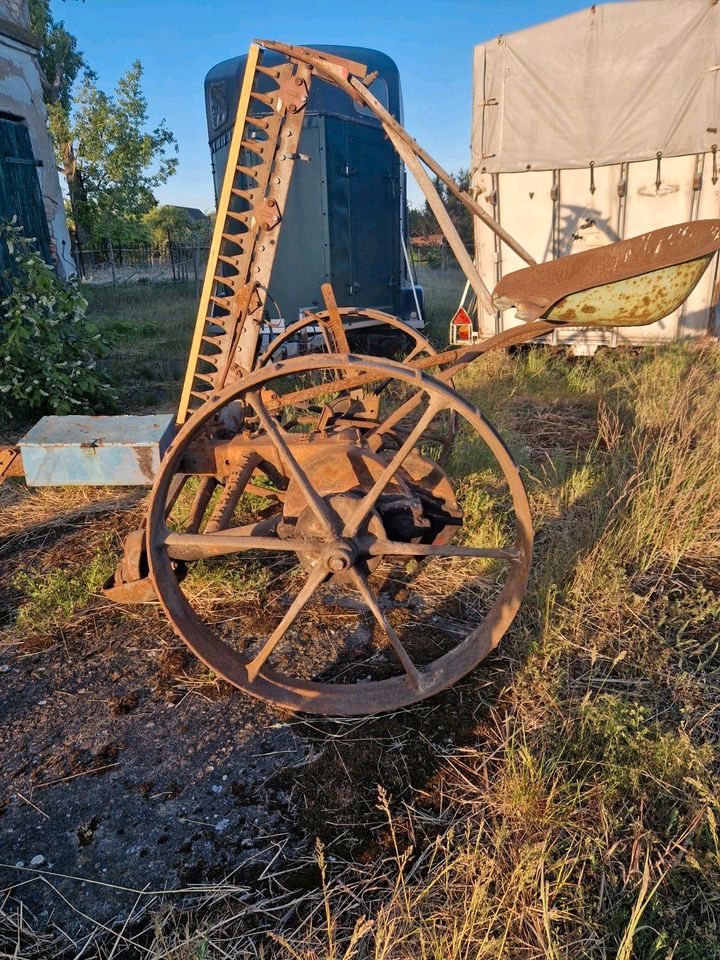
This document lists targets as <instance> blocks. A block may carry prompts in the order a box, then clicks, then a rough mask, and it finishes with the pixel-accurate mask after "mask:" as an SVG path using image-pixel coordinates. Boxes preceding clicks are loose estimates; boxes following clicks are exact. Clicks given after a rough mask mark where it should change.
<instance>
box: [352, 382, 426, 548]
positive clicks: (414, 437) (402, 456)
mask: <svg viewBox="0 0 720 960" xmlns="http://www.w3.org/2000/svg"><path fill="white" fill-rule="evenodd" d="M444 406H445V402H444V400H431V401H430V404H429V406H428V408H427V410H426V411H425V413H424V414H423V415H422V417H420V419H419V420H418V422H417V424H416V425H415V427H414V428H413V429H412V430H411V431H410V433H409V434H408V437H407V439H406V440H405V442H404V443H403V444H402V446H401V447H400V449H399V450H398V451H397V452H396V453H395V454H394V456H393V458H392V460H391V461H390V463H389V464H388V465H387V466H386V467H385V469H384V470H383V472H382V473H381V474H380V476H379V477H378V478H377V480H376V481H375V483H374V484H373V485H372V487H371V488H370V490H368V492H367V493H366V494H365V496H364V497H363V498H362V500H361V501H360V503H359V504H358V505H357V507H356V508H355V510H354V511H353V513H352V514H351V515H350V519H349V520H348V521H347V523H346V524H345V530H344V532H343V535H344V536H346V537H354V536H355V535H356V533H357V532H358V530H359V529H360V527H361V526H362V525H363V523H364V522H365V520H366V519H367V517H368V515H369V513H370V511H371V510H372V508H373V507H374V506H375V504H376V502H377V499H378V497H379V496H380V494H381V493H382V492H383V490H384V489H385V487H386V486H387V485H388V483H389V482H390V480H392V478H393V477H394V476H395V474H396V473H397V471H398V470H399V469H400V467H401V466H402V465H403V463H404V462H405V461H406V460H407V458H408V457H409V456H410V454H411V453H412V451H413V449H414V448H415V444H416V443H417V442H418V440H419V439H420V438H421V437H422V435H423V433H425V431H426V430H427V428H428V427H429V426H430V424H431V423H432V421H433V420H434V418H435V417H436V415H437V414H438V413H439V412H440V411H441V410H442V409H443V407H444Z"/></svg>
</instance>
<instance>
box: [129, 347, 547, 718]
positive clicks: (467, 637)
mask: <svg viewBox="0 0 720 960" xmlns="http://www.w3.org/2000/svg"><path fill="white" fill-rule="evenodd" d="M358 374H359V375H368V376H371V377H373V378H374V381H375V382H379V381H384V380H390V381H392V385H393V386H392V389H390V390H389V391H387V393H388V398H387V399H386V401H385V408H383V407H381V409H380V411H379V413H378V415H377V418H376V419H377V422H378V423H379V424H382V422H383V418H384V417H386V416H390V415H391V414H392V408H393V403H395V404H402V403H407V400H408V398H410V399H411V400H412V399H415V400H416V404H415V407H414V425H412V426H410V425H409V424H407V423H406V424H405V432H404V439H403V441H402V442H401V443H399V444H398V442H397V438H394V440H393V442H391V443H389V444H388V445H387V446H385V445H384V444H383V441H382V438H381V437H380V438H378V437H376V438H375V439H374V441H373V442H372V443H368V442H366V440H365V439H364V436H365V434H364V432H363V431H362V430H359V429H353V428H352V427H348V426H347V425H343V424H341V425H339V426H338V427H337V428H336V429H333V427H332V425H330V426H327V425H326V426H325V427H323V429H320V430H316V429H314V428H312V427H311V428H308V426H307V424H306V423H304V421H303V417H302V416H300V415H299V413H298V409H297V408H298V406H299V408H300V413H302V411H303V410H304V403H305V397H306V396H307V392H308V384H309V383H313V382H314V383H315V384H316V385H318V387H317V389H320V387H322V389H323V390H324V391H326V396H325V397H324V401H325V402H326V403H329V404H332V403H333V402H334V400H335V399H336V398H337V397H338V396H342V394H343V392H344V388H343V379H344V378H352V377H355V376H357V375H358ZM367 389H368V390H371V389H372V385H369V386H368V387H367ZM296 393H297V394H298V399H297V400H296V399H295V398H294V395H295V394H296ZM228 410H231V411H232V412H233V417H234V419H235V422H236V423H237V432H236V434H235V435H234V436H232V437H231V438H229V439H228V437H227V430H226V427H225V426H221V427H218V425H219V424H220V425H222V424H226V423H227V419H228V418H227V411H228ZM447 412H452V413H454V415H455V417H456V418H457V422H458V429H457V435H458V437H459V438H461V440H462V442H463V445H464V447H467V446H468V445H469V448H471V449H473V450H482V457H481V459H482V462H483V463H484V464H485V465H486V469H489V470H490V473H489V474H488V475H489V476H490V475H492V477H493V478H494V479H493V480H492V483H493V484H494V487H495V489H496V491H497V496H498V497H499V502H500V509H499V515H498V518H497V519H496V521H494V522H492V523H490V522H488V523H481V524H480V527H479V528H478V523H477V516H475V519H474V524H475V527H474V530H475V533H474V536H473V537H471V539H477V536H478V533H477V530H478V529H479V530H480V533H482V531H485V532H486V534H487V535H488V536H489V539H490V542H488V543H487V545H484V544H482V543H481V544H479V545H476V544H475V543H469V542H465V543H461V544H460V545H455V544H453V543H451V542H450V541H451V540H452V539H453V538H455V537H457V536H458V534H459V533H460V529H461V526H462V516H463V513H462V503H459V502H458V500H457V498H456V495H455V492H454V489H453V484H452V483H451V481H450V479H449V477H448V475H447V474H446V473H445V471H444V470H443V469H442V468H441V467H440V466H439V465H438V464H437V463H436V462H434V461H433V460H432V459H431V458H429V457H427V456H425V455H424V453H423V438H424V436H425V435H426V434H428V433H431V432H432V428H433V424H434V423H435V421H437V420H438V419H442V417H443V416H444V415H445V414H447ZM487 465H490V467H487ZM203 471H206V472H207V473H208V474H212V475H213V476H221V475H222V474H223V472H224V473H225V474H226V475H227V477H232V478H233V484H234V486H233V491H234V502H235V503H237V502H239V501H240V499H241V498H242V494H243V483H245V484H250V483H252V484H253V486H252V489H253V490H254V491H255V492H256V491H257V490H258V484H262V483H263V482H268V483H269V481H270V479H272V481H273V483H275V484H277V485H278V486H279V487H284V490H283V496H282V500H281V501H280V503H279V505H278V507H277V511H276V512H275V514H274V515H270V516H265V517H264V519H262V520H260V522H259V523H252V522H250V523H248V522H245V523H242V524H241V523H237V522H236V521H235V519H234V518H233V516H232V515H231V514H228V515H227V516H226V517H225V523H224V524H222V525H220V527H219V528H218V525H217V524H215V525H214V526H212V528H211V529H210V531H209V532H208V530H207V525H206V527H205V529H204V530H201V529H200V527H198V529H197V530H195V531H188V530H187V529H184V530H183V529H180V530H179V531H174V530H173V529H172V526H171V524H170V521H169V520H168V519H167V517H168V514H167V503H168V500H169V498H170V492H171V490H172V486H173V484H174V483H176V482H177V481H176V479H175V478H176V477H177V476H178V475H182V474H187V473H192V472H195V473H200V474H202V473H203ZM263 477H265V478H268V480H267V481H264V480H263ZM225 482H226V486H227V478H226V479H225ZM215 511H216V512H217V507H215ZM271 514H272V511H271ZM244 519H245V520H246V521H247V516H245V518H244ZM458 539H459V538H458ZM531 551H532V526H531V519H530V510H529V505H528V502H527V497H526V494H525V490H524V487H523V484H522V480H521V477H520V475H519V473H518V470H517V467H516V465H515V463H514V461H513V459H512V457H511V455H510V453H509V452H508V450H507V448H506V447H505V444H504V443H503V441H502V439H501V438H500V436H499V435H498V434H497V432H496V431H495V429H494V428H493V427H492V426H491V424H490V423H489V422H488V421H487V420H486V419H485V418H484V417H483V416H482V414H481V413H480V412H479V411H478V410H477V409H476V408H475V407H473V406H472V404H470V403H468V402H467V401H466V400H464V399H463V398H462V397H461V396H459V395H458V394H457V393H456V392H455V391H454V390H453V389H452V388H451V387H449V386H447V385H446V384H444V383H441V382H439V381H437V380H434V379H433V378H432V377H430V376H428V375H426V374H424V373H422V372H420V371H418V370H413V369H412V368H407V367H405V366H404V365H402V364H399V363H395V362H392V361H386V360H376V359H373V358H369V357H356V356H337V355H335V356H333V355H328V356H307V357H298V358H295V359H293V360H288V361H284V362H280V363H276V364H272V365H270V366H267V367H264V368H259V369H257V370H255V371H253V372H252V373H251V374H249V375H248V376H247V377H245V378H244V379H243V380H242V381H241V382H240V383H238V384H234V385H233V386H232V387H229V388H228V389H226V390H225V391H224V392H222V393H221V394H219V395H218V396H217V397H215V398H213V399H211V400H209V401H208V402H206V404H205V405H204V407H203V408H202V409H201V410H199V411H198V412H197V413H196V414H195V415H194V416H193V417H192V418H191V419H190V420H189V421H188V422H187V423H186V424H185V426H184V427H183V429H182V430H181V431H180V433H179V434H178V435H177V437H176V438H175V440H174V441H173V443H172V445H171V447H170V449H169V450H168V452H167V453H166V456H165V458H164V460H163V463H162V467H161V470H160V473H159V474H158V477H157V479H156V482H155V485H154V488H153V492H152V496H151V502H150V508H149V514H148V524H147V553H148V558H149V566H150V576H151V578H152V581H153V584H154V587H155V590H156V593H157V597H158V598H159V600H160V602H161V604H162V605H163V607H164V609H165V612H166V614H167V616H168V618H169V619H170V622H171V623H172V625H173V627H174V628H175V630H176V632H177V633H178V634H179V635H180V636H181V637H182V639H183V640H184V641H185V642H186V643H187V645H188V646H189V647H190V648H191V649H192V650H193V652H194V653H195V654H196V655H197V656H198V657H199V658H200V659H201V660H202V661H203V662H204V663H205V664H207V665H208V666H209V667H210V668H212V669H213V670H214V671H215V672H216V673H217V674H219V675H220V676H222V677H224V678H225V679H226V680H228V681H229V682H230V683H232V684H234V685H235V686H236V687H238V688H239V689H241V690H244V691H245V692H246V693H249V694H251V695H253V696H255V697H259V698H261V699H263V700H267V701H269V702H271V703H274V704H277V705H279V706H282V707H286V708H289V709H293V710H302V711H306V712H308V713H319V714H331V715H363V714H373V713H378V712H382V711H387V710H393V709H397V708H399V707H403V706H406V705H408V704H411V703H414V702H416V701H418V700H421V699H423V698H425V697H428V696H431V695H433V694H435V693H437V692H439V691H441V690H443V689H445V688H447V687H449V686H451V685H452V684H453V683H455V682H456V681H457V680H459V679H460V678H461V677H463V676H464V675H465V674H467V673H468V672H469V671H470V670H472V669H473V668H474V667H475V666H477V664H478V663H480V661H482V660H483V659H484V658H485V657H486V656H487V655H488V654H489V653H490V652H491V651H492V650H493V649H494V648H495V647H496V646H497V644H498V643H499V641H500V639H501V637H502V636H503V634H504V633H505V631H506V630H507V628H508V626H509V625H510V623H511V622H512V620H513V618H514V617H515V614H516V613H517V610H518V607H519V605H520V601H521V599H522V596H523V594H524V592H525V589H526V585H527V579H528V572H529V568H530V559H531ZM179 562H182V563H187V564H188V566H189V574H188V576H187V578H186V579H185V580H183V581H182V583H180V582H178V578H177V577H176V575H175V572H174V569H173V568H174V566H176V565H177V564H178V563H179ZM193 562H197V563H198V564H199V565H200V566H199V567H198V569H199V570H201V571H204V573H203V575H205V576H206V575H207V573H208V571H210V572H211V573H212V578H213V579H212V583H213V584H214V585H215V587H216V588H217V589H215V588H208V587H207V584H206V583H205V584H203V583H200V585H199V586H198V585H197V584H196V585H195V586H193V566H194V563H193ZM245 570H249V571H250V574H249V575H248V574H246V573H244V572H243V571H245ZM201 579H202V577H201ZM258 582H261V585H260V587H258ZM216 592H217V597H216V598H215V593H216ZM215 599H216V602H214V600H215Z"/></svg>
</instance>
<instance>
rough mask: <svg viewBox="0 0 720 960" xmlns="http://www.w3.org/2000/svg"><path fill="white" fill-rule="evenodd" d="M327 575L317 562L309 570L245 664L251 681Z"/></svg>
mask: <svg viewBox="0 0 720 960" xmlns="http://www.w3.org/2000/svg"><path fill="white" fill-rule="evenodd" d="M327 576H328V571H327V570H326V569H325V568H324V567H323V566H321V565H320V564H319V563H318V564H317V566H315V567H313V569H312V570H311V571H310V574H309V576H308V578H307V580H306V581H305V585H304V586H303V588H302V590H301V591H300V593H299V594H298V595H297V596H296V597H295V599H294V600H293V602H292V604H291V605H290V608H289V609H288V611H287V613H286V614H285V616H284V617H283V618H282V620H281V621H280V623H279V624H278V625H277V627H276V628H275V630H274V631H273V632H272V634H271V635H270V636H269V637H268V638H267V640H266V641H265V643H264V644H263V647H262V649H261V650H260V652H259V653H258V654H257V656H255V657H253V659H252V660H251V661H250V662H249V663H248V664H247V672H248V678H249V680H250V682H251V683H252V682H253V681H254V680H255V678H256V677H257V675H258V673H260V671H261V670H262V668H263V666H264V665H265V662H266V660H267V658H268V657H269V656H270V654H271V653H272V652H273V650H274V649H275V647H276V646H277V645H278V643H280V641H281V640H282V638H283V637H284V636H285V633H286V632H287V631H288V629H289V628H290V627H291V626H292V624H293V623H294V621H295V619H296V618H297V615H298V614H299V613H300V611H301V610H302V608H303V607H304V606H305V605H306V603H307V602H308V600H309V599H310V598H311V597H312V595H313V594H314V593H315V591H316V590H317V588H318V587H319V586H320V584H321V583H322V582H323V580H325V579H326V578H327Z"/></svg>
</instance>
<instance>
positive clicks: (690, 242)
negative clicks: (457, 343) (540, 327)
mask: <svg viewBox="0 0 720 960" xmlns="http://www.w3.org/2000/svg"><path fill="white" fill-rule="evenodd" d="M719 248H720V220H698V221H695V222H692V223H681V224H676V225H675V226H672V227H663V228H661V229H660V230H652V231H651V232H650V233H644V234H642V235H641V236H639V237H633V238H632V239H631V240H622V241H620V242H618V243H610V244H608V245H607V246H603V247H597V248H596V249H594V250H586V251H584V252H583V253H575V254H572V255H571V256H569V257H561V258H560V259H559V260H549V261H548V262H547V263H541V264H538V265H537V266H534V267H527V268H525V269H524V270H517V271H515V272H514V273H509V274H507V275H506V276H505V277H503V279H502V280H501V281H500V283H498V285H497V286H496V287H495V290H494V291H493V304H494V306H495V308H496V309H498V310H506V309H507V308H508V307H515V309H516V311H517V316H518V317H519V318H520V319H521V320H536V319H538V318H539V317H546V318H547V319H548V320H553V321H555V322H558V323H571V324H573V325H581V324H582V325H586V326H598V325H619V326H628V325H633V326H635V325H641V324H646V323H653V322H655V321H656V320H660V319H662V318H663V317H665V316H667V315H668V314H669V313H672V311H673V310H675V309H676V308H677V307H678V306H679V305H680V304H681V303H682V302H683V301H684V300H685V299H686V298H687V297H688V295H689V294H690V292H691V291H692V290H693V288H694V287H695V285H696V283H697V282H698V280H699V279H700V277H701V276H702V274H703V273H704V271H705V269H706V268H707V266H708V264H709V262H710V260H711V258H712V257H713V255H714V254H715V252H716V251H717V250H718V249H719Z"/></svg>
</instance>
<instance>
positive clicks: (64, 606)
mask: <svg viewBox="0 0 720 960" xmlns="http://www.w3.org/2000/svg"><path fill="white" fill-rule="evenodd" d="M116 562H117V557H116V555H115V551H114V550H113V549H112V547H111V544H110V541H109V538H107V537H106V538H105V541H104V543H103V545H102V547H100V548H99V549H98V551H97V553H96V554H95V555H94V556H93V557H92V559H91V560H90V561H89V563H83V564H82V565H79V566H73V567H72V568H71V569H69V570H47V571H44V572H34V571H33V572H31V571H28V570H21V571H19V572H18V574H17V575H16V576H15V578H14V580H13V585H14V586H15V587H16V589H18V590H19V591H20V592H21V593H22V595H23V596H24V597H25V603H24V604H23V605H22V606H21V607H20V609H19V611H18V615H17V627H18V628H19V630H20V632H21V633H22V634H23V635H24V636H27V635H34V634H40V633H44V632H46V631H47V630H48V629H52V628H55V627H59V626H68V625H69V624H70V623H72V622H73V620H74V618H75V616H76V614H78V612H79V611H81V610H82V609H83V608H84V607H87V605H88V603H89V602H90V600H91V598H92V597H93V596H94V595H95V594H97V593H98V592H99V590H100V587H101V586H102V584H103V583H104V581H105V580H106V579H107V578H108V577H109V576H110V574H111V573H112V571H113V569H114V567H115V564H116Z"/></svg>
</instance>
